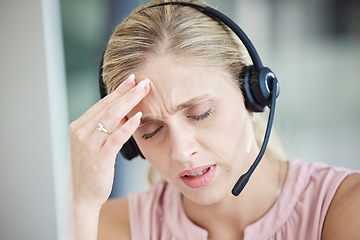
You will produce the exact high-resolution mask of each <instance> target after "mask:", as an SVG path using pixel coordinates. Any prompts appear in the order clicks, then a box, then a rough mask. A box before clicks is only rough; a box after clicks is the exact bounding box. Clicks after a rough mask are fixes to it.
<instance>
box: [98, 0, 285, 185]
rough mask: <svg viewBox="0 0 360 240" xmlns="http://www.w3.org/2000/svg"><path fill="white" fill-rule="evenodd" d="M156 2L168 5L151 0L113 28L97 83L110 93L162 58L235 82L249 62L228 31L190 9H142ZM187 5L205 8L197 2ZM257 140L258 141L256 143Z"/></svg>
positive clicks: (195, 0)
mask: <svg viewBox="0 0 360 240" xmlns="http://www.w3.org/2000/svg"><path fill="white" fill-rule="evenodd" d="M170 1H172V0H170ZM162 2H169V0H154V1H151V2H150V3H148V4H147V5H145V6H143V7H139V8H137V9H135V10H134V11H133V12H132V13H130V15H129V17H128V18H127V19H125V20H124V21H123V22H122V23H120V24H119V25H118V26H117V27H116V28H115V30H114V32H113V34H112V36H111V38H110V40H109V42H108V46H107V49H106V52H105V54H104V64H103V81H104V83H105V85H106V87H107V89H108V92H112V91H114V90H115V89H116V87H117V86H118V85H119V84H120V83H121V82H123V81H124V80H125V79H126V78H127V77H128V76H129V75H130V74H131V73H133V72H134V71H136V70H137V69H140V68H141V67H142V66H144V64H145V63H146V62H147V61H148V60H151V59H152V58H156V57H160V56H165V55H172V56H176V57H177V58H180V59H181V58H182V57H184V58H186V57H191V58H193V59H196V60H199V62H201V63H202V64H206V65H210V66H214V67H217V68H221V69H225V70H227V71H228V72H229V73H230V74H231V75H232V76H233V78H234V81H239V79H238V78H239V74H240V72H241V71H242V69H243V68H244V67H245V66H246V65H247V63H248V62H249V57H248V55H247V54H246V51H244V49H245V48H244V46H243V45H242V43H241V42H240V40H239V39H238V38H237V37H234V34H233V32H232V31H231V30H229V29H228V27H227V26H225V25H224V24H222V23H220V22H219V21H214V19H213V18H211V17H209V16H207V15H206V14H204V13H201V12H200V11H198V10H196V9H193V8H191V7H184V6H178V5H166V6H161V7H152V8H146V7H147V6H150V5H153V4H158V3H162ZM187 2H191V3H195V4H199V5H203V6H208V5H207V4H205V3H204V2H202V1H199V0H188V1H187ZM240 84H241V83H240ZM258 123H260V125H263V124H261V121H255V122H254V125H256V124H258ZM254 129H255V130H256V131H255V134H256V132H257V129H259V128H258V127H256V126H254ZM260 132H261V131H260ZM262 136H263V135H262ZM262 136H261V137H257V139H258V142H259V141H260V142H261V141H262ZM270 145H271V144H270ZM277 145H279V144H277ZM276 148H278V147H276ZM273 149H275V148H273ZM268 152H273V155H275V156H276V152H279V153H280V154H278V156H277V158H283V157H284V156H283V151H271V150H270V146H269V150H268ZM149 174H150V175H151V174H152V171H150V172H149ZM150 175H149V176H150ZM151 179H152V177H151Z"/></svg>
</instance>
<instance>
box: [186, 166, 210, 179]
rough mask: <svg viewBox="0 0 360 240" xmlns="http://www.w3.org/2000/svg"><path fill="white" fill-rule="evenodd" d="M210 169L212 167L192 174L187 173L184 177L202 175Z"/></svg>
mask: <svg viewBox="0 0 360 240" xmlns="http://www.w3.org/2000/svg"><path fill="white" fill-rule="evenodd" d="M209 170H210V167H208V168H206V169H204V170H202V171H201V172H198V173H194V174H191V175H185V176H184V177H189V178H194V177H198V176H201V175H203V174H204V173H206V172H207V171H209Z"/></svg>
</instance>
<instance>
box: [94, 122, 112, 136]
mask: <svg viewBox="0 0 360 240" xmlns="http://www.w3.org/2000/svg"><path fill="white" fill-rule="evenodd" d="M96 129H97V130H98V131H99V132H105V133H109V131H108V130H106V128H104V125H102V124H101V123H98V125H97V126H96ZM109 134H110V133H109Z"/></svg>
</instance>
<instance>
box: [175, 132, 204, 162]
mask: <svg viewBox="0 0 360 240" xmlns="http://www.w3.org/2000/svg"><path fill="white" fill-rule="evenodd" d="M170 146H171V158H172V159H173V160H176V161H180V162H186V161H189V160H191V159H192V158H193V157H194V156H195V155H196V154H197V153H198V150H199V144H198V143H197V141H196V138H195V131H194V129H192V128H186V127H179V126H177V127H176V128H173V129H171V130H170Z"/></svg>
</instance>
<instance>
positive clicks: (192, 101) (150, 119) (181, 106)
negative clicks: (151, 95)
mask: <svg viewBox="0 0 360 240" xmlns="http://www.w3.org/2000/svg"><path fill="white" fill-rule="evenodd" d="M208 96H209V94H208V93H206V94H204V95H201V96H198V97H194V98H191V99H189V100H187V101H185V102H183V103H181V104H179V105H177V106H176V107H175V108H174V109H175V110H172V112H178V111H181V110H183V109H186V108H189V107H192V106H194V105H196V104H198V103H199V102H201V101H202V100H204V99H206V98H207V97H208ZM149 122H158V120H156V119H155V118H153V117H150V116H144V117H142V118H141V121H140V127H141V126H143V125H145V124H147V123H149Z"/></svg>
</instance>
